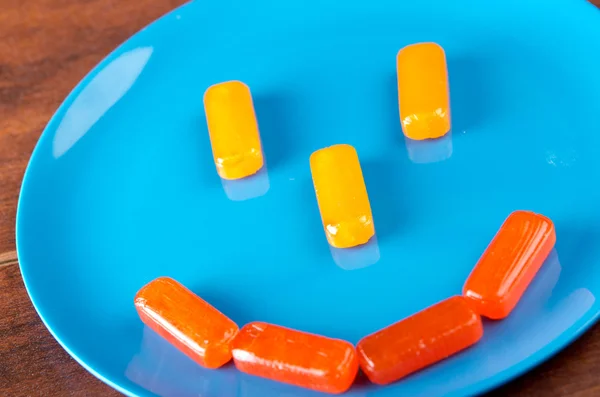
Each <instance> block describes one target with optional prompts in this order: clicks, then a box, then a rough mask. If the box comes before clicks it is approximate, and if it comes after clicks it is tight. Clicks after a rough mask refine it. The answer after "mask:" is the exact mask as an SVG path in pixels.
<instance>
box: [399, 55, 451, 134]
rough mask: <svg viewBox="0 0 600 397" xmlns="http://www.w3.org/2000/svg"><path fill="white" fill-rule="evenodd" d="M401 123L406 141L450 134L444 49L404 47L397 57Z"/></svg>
mask: <svg viewBox="0 0 600 397" xmlns="http://www.w3.org/2000/svg"><path fill="white" fill-rule="evenodd" d="M396 67H397V72H398V100H399V102H400V122H401V124H402V130H403V131H404V135H406V137H407V138H410V139H414V140H422V139H431V138H439V137H441V136H443V135H445V134H446V133H448V132H449V131H450V92H449V89H448V66H447V65H446V55H445V53H444V49H443V48H442V47H441V46H440V45H439V44H436V43H417V44H411V45H409V46H406V47H404V48H403V49H401V50H400V51H399V52H398V56H397V57H396Z"/></svg>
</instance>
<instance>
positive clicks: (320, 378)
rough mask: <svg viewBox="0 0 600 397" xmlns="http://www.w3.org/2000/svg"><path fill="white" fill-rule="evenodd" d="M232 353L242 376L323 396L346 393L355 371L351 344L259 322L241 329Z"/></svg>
mask: <svg viewBox="0 0 600 397" xmlns="http://www.w3.org/2000/svg"><path fill="white" fill-rule="evenodd" d="M231 350H232V354H233V361H234V362H235V366H236V367H237V369H239V370H240V371H242V372H245V373H247V374H250V375H255V376H260V377H263V378H267V379H271V380H275V381H279V382H283V383H288V384H291V385H294V386H299V387H304V388H308V389H312V390H316V391H320V392H325V393H333V394H337V393H343V392H345V391H346V390H348V389H349V388H350V386H351V385H352V382H353V381H354V378H355V377H356V373H357V371H358V361H357V358H356V352H355V350H354V346H352V345H351V344H350V343H348V342H345V341H342V340H339V339H331V338H326V337H324V336H319V335H313V334H309V333H306V332H301V331H295V330H293V329H289V328H284V327H280V326H278V325H272V324H267V323H262V322H253V323H250V324H246V325H245V326H244V327H242V329H241V330H240V332H239V333H238V335H237V336H236V338H235V339H234V341H233V343H232V348H231Z"/></svg>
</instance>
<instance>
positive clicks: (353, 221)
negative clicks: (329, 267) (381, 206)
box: [310, 145, 375, 248]
mask: <svg viewBox="0 0 600 397" xmlns="http://www.w3.org/2000/svg"><path fill="white" fill-rule="evenodd" d="M310 170H311V172H312V178H313V184H314V186H315V193H316V195H317V201H318V203H319V210H320V211H321V219H322V221H323V227H324V228H325V234H326V236H327V240H328V241H329V244H331V245H332V246H333V247H336V248H349V247H354V246H357V245H360V244H364V243H366V242H367V241H369V239H370V238H371V237H373V235H374V234H375V226H374V225H373V215H372V213H371V204H370V203H369V196H368V195H367V188H366V186H365V182H364V179H363V174H362V170H361V168H360V163H359V161H358V154H357V153H356V150H355V149H354V148H353V147H352V146H350V145H335V146H331V147H328V148H325V149H320V150H317V151H316V152H314V153H313V154H312V155H311V156H310Z"/></svg>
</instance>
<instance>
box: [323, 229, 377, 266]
mask: <svg viewBox="0 0 600 397" xmlns="http://www.w3.org/2000/svg"><path fill="white" fill-rule="evenodd" d="M329 250H330V251H331V256H332V257H333V260H334V262H335V264H336V265H338V266H339V267H341V268H342V269H344V270H356V269H362V268H365V267H368V266H372V265H374V264H376V263H377V262H378V261H379V258H380V254H379V244H378V243H377V235H374V236H373V237H371V239H370V240H369V241H368V242H367V243H366V244H363V245H359V246H357V247H352V248H335V247H332V246H329Z"/></svg>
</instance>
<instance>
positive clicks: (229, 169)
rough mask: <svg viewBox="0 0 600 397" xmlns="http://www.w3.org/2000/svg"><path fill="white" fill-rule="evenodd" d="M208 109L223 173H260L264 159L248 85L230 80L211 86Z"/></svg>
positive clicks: (237, 176)
mask: <svg viewBox="0 0 600 397" xmlns="http://www.w3.org/2000/svg"><path fill="white" fill-rule="evenodd" d="M204 110H205V113H206V121H207V123H208V133H209V135H210V142H211V145H212V151H213V157H214V160H215V165H216V167H217V172H218V173H219V176H220V177H221V178H223V179H240V178H244V177H247V176H250V175H253V174H255V173H257V172H258V170H260V169H261V168H262V166H263V163H264V160H263V153H262V147H261V143H260V134H259V131H258V123H257V122H256V116H255V114H254V105H253V104H252V95H251V94H250V89H249V88H248V86H247V85H245V84H244V83H242V82H239V81H228V82H225V83H220V84H215V85H213V86H211V87H209V88H208V89H207V90H206V92H205V94H204Z"/></svg>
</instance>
